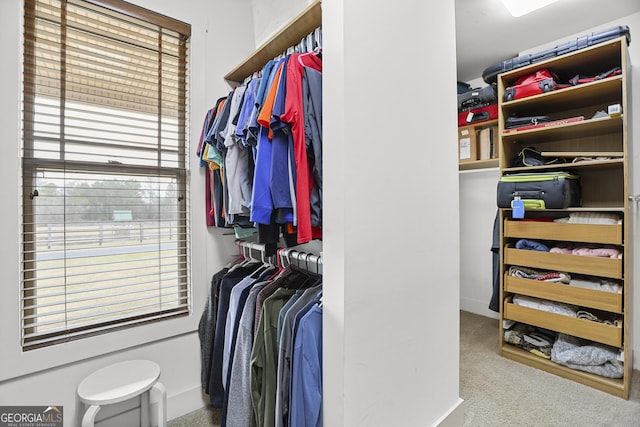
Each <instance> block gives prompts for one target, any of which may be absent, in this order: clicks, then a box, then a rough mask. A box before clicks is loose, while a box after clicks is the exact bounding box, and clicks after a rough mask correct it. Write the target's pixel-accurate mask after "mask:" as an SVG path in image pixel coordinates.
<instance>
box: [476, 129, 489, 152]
mask: <svg viewBox="0 0 640 427" xmlns="http://www.w3.org/2000/svg"><path fill="white" fill-rule="evenodd" d="M478 145H479V147H480V150H479V151H480V156H479V159H480V160H488V159H490V158H491V145H492V142H491V128H484V129H482V130H480V132H478Z"/></svg>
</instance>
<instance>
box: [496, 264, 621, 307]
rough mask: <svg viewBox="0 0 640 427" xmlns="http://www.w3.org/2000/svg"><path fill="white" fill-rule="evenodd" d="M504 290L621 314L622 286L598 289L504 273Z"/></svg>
mask: <svg viewBox="0 0 640 427" xmlns="http://www.w3.org/2000/svg"><path fill="white" fill-rule="evenodd" d="M504 283H505V285H504V290H505V291H507V292H513V293H515V294H520V295H528V296H532V297H536V298H542V299H546V300H553V301H559V302H564V303H567V304H574V305H579V306H580V307H590V308H596V309H599V310H605V311H609V312H612V313H618V314H622V288H620V290H619V291H618V292H607V291H599V290H595V289H588V288H582V287H579V286H572V285H568V284H560V283H553V282H545V281H541V280H532V279H523V278H520V277H514V276H509V275H508V273H505V277H504Z"/></svg>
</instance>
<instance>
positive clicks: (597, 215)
mask: <svg viewBox="0 0 640 427" xmlns="http://www.w3.org/2000/svg"><path fill="white" fill-rule="evenodd" d="M619 221H620V216H619V215H618V214H616V213H612V212H571V213H570V214H569V223H570V224H612V225H614V224H618V222H619Z"/></svg>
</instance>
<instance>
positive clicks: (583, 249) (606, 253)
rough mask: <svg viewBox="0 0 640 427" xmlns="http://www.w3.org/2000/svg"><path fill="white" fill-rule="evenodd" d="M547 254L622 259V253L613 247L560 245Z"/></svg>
mask: <svg viewBox="0 0 640 427" xmlns="http://www.w3.org/2000/svg"><path fill="white" fill-rule="evenodd" d="M549 252H551V253H556V254H567V255H579V256H593V257H600V258H622V253H621V252H620V250H619V249H618V248H616V247H615V246H610V245H605V246H593V245H585V244H582V243H581V244H580V245H578V244H574V245H571V244H562V245H558V246H553V247H552V248H551V249H549Z"/></svg>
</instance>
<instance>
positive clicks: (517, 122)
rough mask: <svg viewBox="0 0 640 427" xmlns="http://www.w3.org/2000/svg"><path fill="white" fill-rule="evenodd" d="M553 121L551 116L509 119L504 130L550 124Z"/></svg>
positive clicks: (505, 122)
mask: <svg viewBox="0 0 640 427" xmlns="http://www.w3.org/2000/svg"><path fill="white" fill-rule="evenodd" d="M551 120H552V119H551V117H549V116H528V117H507V118H506V120H505V121H504V128H505V129H513V128H519V127H522V126H530V125H537V124H540V123H547V122H550V121H551Z"/></svg>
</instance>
